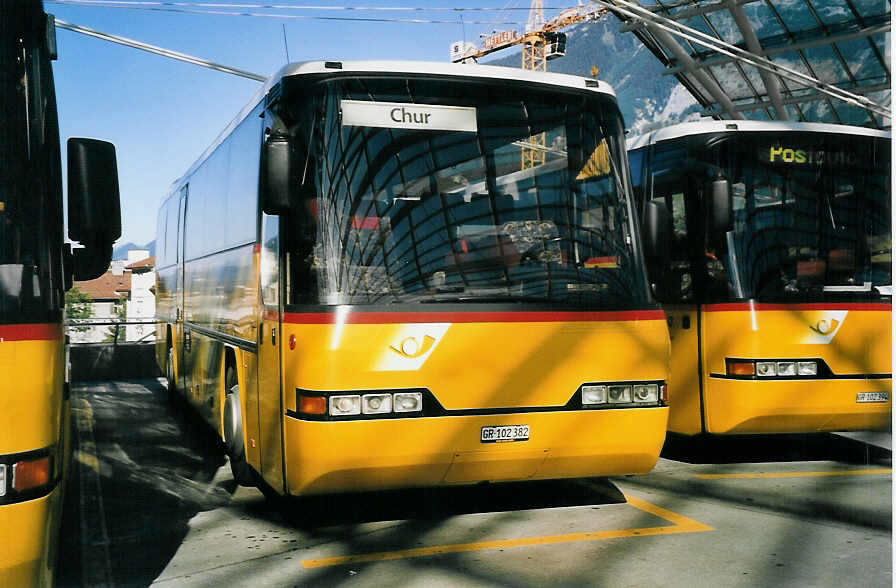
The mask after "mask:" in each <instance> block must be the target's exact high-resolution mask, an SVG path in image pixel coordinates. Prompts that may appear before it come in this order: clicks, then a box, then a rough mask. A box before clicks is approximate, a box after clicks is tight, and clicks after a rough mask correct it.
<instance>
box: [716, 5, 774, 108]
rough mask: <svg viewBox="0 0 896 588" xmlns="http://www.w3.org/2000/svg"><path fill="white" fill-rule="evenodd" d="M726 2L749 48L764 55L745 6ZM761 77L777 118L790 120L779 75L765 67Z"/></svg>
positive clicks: (757, 53) (752, 51)
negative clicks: (783, 99)
mask: <svg viewBox="0 0 896 588" xmlns="http://www.w3.org/2000/svg"><path fill="white" fill-rule="evenodd" d="M726 4H727V5H728V10H729V12H730V13H731V16H732V17H733V18H734V22H735V24H736V25H737V28H738V29H740V34H741V36H743V38H744V42H745V43H746V44H747V49H749V51H750V53H753V54H754V55H758V56H762V44H761V43H759V39H758V38H757V37H756V32H755V31H754V30H753V26H752V25H751V24H750V21H749V20H748V19H747V15H746V14H744V10H743V8H741V7H740V6H739V5H738V4H737V3H736V2H733V1H732V0H726ZM759 77H760V78H762V83H763V84H764V85H765V93H766V94H768V98H769V100H771V103H772V105H773V106H774V107H775V118H776V119H778V120H790V115H789V114H788V113H787V109H786V108H784V104H783V103H782V102H781V86H780V84H779V82H778V78H777V76H775V75H774V74H772V73H771V72H768V71H766V70H764V69H760V70H759Z"/></svg>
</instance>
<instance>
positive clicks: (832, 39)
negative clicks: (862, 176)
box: [638, 24, 890, 75]
mask: <svg viewBox="0 0 896 588" xmlns="http://www.w3.org/2000/svg"><path fill="white" fill-rule="evenodd" d="M638 26H641V25H638ZM888 32H890V25H889V24H886V25H880V26H875V27H869V28H865V29H861V30H858V31H851V32H848V33H841V34H837V35H831V36H829V37H821V38H819V37H815V38H813V39H811V40H807V41H802V42H799V43H789V44H787V45H781V46H779V47H766V48H764V49H763V50H762V52H761V53H759V55H763V56H766V57H768V56H771V55H779V54H781V53H788V52H790V51H801V50H803V49H809V48H811V47H818V46H820V45H831V44H834V43H840V42H842V41H852V40H853V39H860V38H862V37H871V36H873V35H879V34H882V33H888ZM694 61H695V62H696V63H697V65H698V66H699V67H713V66H716V65H725V64H726V63H731V62H732V61H735V59H734V58H732V57H727V56H721V55H720V56H718V57H712V58H709V59H699V58H698V59H695V60H694ZM684 71H685V70H684V68H683V67H680V66H679V67H672V68H669V69H667V70H666V71H664V72H663V75H675V74H679V73H682V72H684Z"/></svg>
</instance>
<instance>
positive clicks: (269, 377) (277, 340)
mask: <svg viewBox="0 0 896 588" xmlns="http://www.w3.org/2000/svg"><path fill="white" fill-rule="evenodd" d="M279 223H280V217H279V216H269V215H267V214H262V220H261V252H260V258H259V274H260V286H261V316H260V317H259V329H258V388H257V390H258V395H257V397H256V399H255V401H254V402H251V403H250V399H249V398H247V399H246V410H247V412H249V411H250V406H254V407H257V413H256V414H254V415H246V417H247V420H246V426H247V430H246V433H247V437H249V434H250V432H251V431H252V430H253V426H254V428H255V430H256V431H257V436H256V437H254V438H255V439H257V440H258V443H259V444H260V447H259V450H260V451H259V454H260V462H261V463H260V466H261V474H262V476H263V477H264V479H265V481H266V482H267V483H268V484H269V485H270V486H271V487H273V488H275V489H278V490H280V491H283V490H284V483H283V465H284V464H283V443H282V438H283V432H282V427H283V403H282V386H281V376H280V371H281V366H280V358H281V353H280V350H281V346H282V344H283V341H282V337H281V336H280V334H281V332H282V329H281V327H282V325H281V324H280V317H281V316H282V313H281V308H280V230H279V229H280V227H279ZM252 419H254V420H255V424H254V425H253V424H252V422H251V421H252Z"/></svg>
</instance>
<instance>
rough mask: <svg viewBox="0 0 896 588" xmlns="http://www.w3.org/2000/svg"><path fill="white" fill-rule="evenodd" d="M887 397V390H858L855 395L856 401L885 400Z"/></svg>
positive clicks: (888, 397) (888, 395)
mask: <svg viewBox="0 0 896 588" xmlns="http://www.w3.org/2000/svg"><path fill="white" fill-rule="evenodd" d="M889 399H890V393H889V392H859V394H858V396H856V402H886V401H887V400H889Z"/></svg>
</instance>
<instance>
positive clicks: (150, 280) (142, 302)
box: [124, 249, 156, 341]
mask: <svg viewBox="0 0 896 588" xmlns="http://www.w3.org/2000/svg"><path fill="white" fill-rule="evenodd" d="M155 261H156V258H155V257H149V251H146V250H144V249H138V250H131V251H128V260H127V265H126V266H125V267H124V269H125V271H129V272H131V292H130V296H129V297H128V300H127V320H128V322H129V323H135V322H139V321H146V324H129V325H128V326H127V328H126V329H125V331H126V336H125V338H126V340H127V341H155V339H156V327H155V324H153V323H151V322H150V321H151V320H152V319H154V318H155V316H156V295H155V286H156V273H155V272H154V271H153V270H154V268H155Z"/></svg>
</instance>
